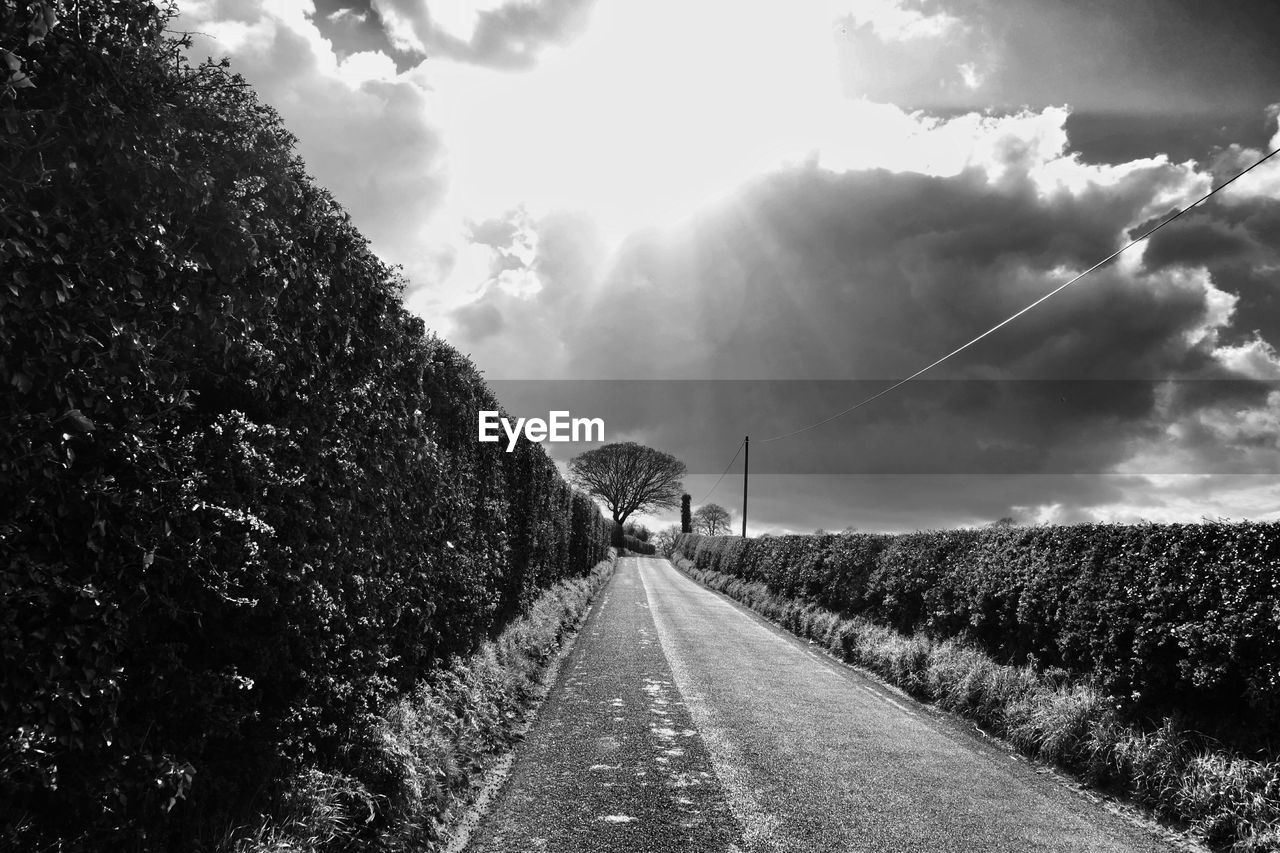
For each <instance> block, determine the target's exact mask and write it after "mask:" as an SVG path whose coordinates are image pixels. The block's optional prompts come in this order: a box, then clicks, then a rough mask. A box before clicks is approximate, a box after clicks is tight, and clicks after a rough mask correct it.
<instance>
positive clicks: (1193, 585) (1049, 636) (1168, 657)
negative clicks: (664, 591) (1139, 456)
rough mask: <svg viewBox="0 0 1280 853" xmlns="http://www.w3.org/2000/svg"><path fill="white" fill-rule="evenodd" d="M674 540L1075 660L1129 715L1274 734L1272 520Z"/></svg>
mask: <svg viewBox="0 0 1280 853" xmlns="http://www.w3.org/2000/svg"><path fill="white" fill-rule="evenodd" d="M677 547H678V548H679V549H680V550H681V551H682V552H683V553H684V554H685V555H687V556H688V557H690V558H691V559H693V560H694V562H695V564H696V565H697V566H698V568H700V569H704V570H713V571H718V572H723V573H726V574H729V575H733V576H735V577H739V578H742V579H743V580H747V581H758V582H763V583H765V584H766V585H767V586H768V587H769V589H771V590H772V591H774V592H776V593H778V594H780V595H783V596H786V597H788V598H799V599H802V600H806V601H811V602H813V603H815V604H819V605H821V606H822V607H824V608H827V609H830V610H834V611H837V612H840V613H844V614H847V615H864V616H868V617H870V618H872V619H874V620H876V621H877V622H879V623H881V624H884V625H888V626H891V627H893V628H896V629H898V630H900V631H903V632H911V631H923V632H924V633H925V634H927V635H928V636H930V637H932V638H935V639H943V638H949V637H961V638H965V639H969V640H972V641H975V642H977V643H978V644H980V645H981V646H982V647H983V648H985V649H987V650H988V651H990V652H991V653H992V654H994V655H995V656H996V657H997V658H998V659H1000V660H1002V661H1006V662H1015V663H1033V664H1035V665H1036V666H1042V667H1050V666H1052V667H1062V668H1065V669H1067V670H1069V671H1072V672H1076V673H1081V674H1087V675H1088V676H1089V677H1090V678H1092V679H1094V680H1095V681H1096V683H1097V684H1098V685H1099V686H1100V688H1102V689H1103V690H1104V691H1105V692H1106V693H1107V694H1108V695H1111V696H1113V697H1116V699H1117V701H1119V702H1120V703H1122V704H1123V706H1124V707H1125V709H1126V711H1127V712H1128V713H1129V714H1130V715H1131V716H1133V717H1134V718H1137V719H1144V718H1156V719H1158V718H1160V717H1162V716H1164V715H1167V714H1170V713H1177V714H1181V715H1183V716H1185V717H1187V718H1189V719H1191V720H1192V721H1194V722H1195V723H1196V725H1198V726H1200V727H1201V729H1202V730H1204V731H1209V732H1212V733H1214V734H1215V735H1217V736H1218V737H1221V738H1224V739H1226V740H1229V741H1232V742H1235V743H1237V744H1239V745H1242V746H1247V747H1268V746H1269V747H1270V748H1271V749H1274V748H1275V745H1276V743H1277V735H1280V729H1277V727H1276V720H1277V719H1280V524H1276V523H1253V522H1241V523H1205V524H1168V525H1154V524H1147V525H1133V526H1129V525H1106V524H1081V525H1074V526H1060V527H1052V526H1043V527H1027V528H1003V529H995V528H992V529H983V530H951V531H933V532H922V533H912V534H906V535H901V536H881V535H864V534H852V535H839V536H832V535H825V536H779V537H769V538H764V539H752V540H741V539H736V538H728V537H719V538H711V537H701V536H693V535H683V536H681V537H680V538H679V540H678V546H677Z"/></svg>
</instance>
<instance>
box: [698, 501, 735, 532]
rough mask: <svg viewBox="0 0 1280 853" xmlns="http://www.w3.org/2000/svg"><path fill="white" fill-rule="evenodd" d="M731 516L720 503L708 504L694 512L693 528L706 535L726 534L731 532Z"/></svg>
mask: <svg viewBox="0 0 1280 853" xmlns="http://www.w3.org/2000/svg"><path fill="white" fill-rule="evenodd" d="M731 517H732V516H730V515H729V510H727V509H725V508H724V507H722V506H720V504H706V505H704V506H700V507H698V511H697V512H695V513H694V514H693V529H694V530H695V531H696V532H698V533H701V534H702V535H704V536H724V535H726V534H728V533H729V530H730V527H729V519H730V518H731Z"/></svg>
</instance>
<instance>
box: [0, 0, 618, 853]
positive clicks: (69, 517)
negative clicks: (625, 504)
mask: <svg viewBox="0 0 1280 853" xmlns="http://www.w3.org/2000/svg"><path fill="white" fill-rule="evenodd" d="M59 15H61V16H62V17H63V20H61V21H59V20H58V17H59ZM170 18H171V11H169V10H166V9H157V8H156V7H155V6H153V5H150V4H148V3H145V2H141V0H96V2H95V0H81V2H79V3H76V4H72V5H69V6H68V7H67V8H65V9H63V8H61V7H59V6H58V5H57V4H55V3H52V2H18V3H13V2H8V3H4V4H0V60H3V61H2V62H0V132H2V133H3V134H4V135H5V145H4V146H2V147H0V199H3V207H2V208H0V270H3V272H2V273H0V276H2V280H0V339H2V340H4V341H5V347H4V349H3V351H0V387H3V388H4V393H3V394H0V557H2V561H0V602H2V606H0V847H4V848H5V849H28V848H37V847H42V846H58V849H61V850H66V851H71V850H78V849H109V848H113V847H116V846H121V845H123V844H125V843H126V842H127V843H128V844H129V845H130V846H131V847H132V848H134V849H148V848H154V849H161V848H168V847H171V846H172V847H182V848H184V849H194V848H198V847H200V846H201V844H202V843H203V842H204V841H207V840H208V839H210V838H213V837H214V836H216V835H217V833H218V832H219V831H223V830H225V828H226V827H227V826H229V825H233V824H235V823H237V822H239V821H240V820H241V819H242V817H243V816H244V815H247V814H249V813H251V812H255V811H256V810H260V809H262V808H264V803H266V802H268V801H269V800H270V799H271V797H272V796H273V795H274V794H275V792H276V780H280V779H283V778H286V777H288V776H289V775H290V774H292V773H294V772H295V771H297V770H298V768H300V767H303V766H306V767H318V768H320V769H321V770H324V771H333V772H342V769H343V762H344V761H346V760H347V758H346V756H347V755H348V752H349V750H348V747H349V745H350V743H351V742H352V741H353V738H356V737H357V734H356V733H358V732H360V731H362V730H363V729H364V728H367V727H368V726H369V725H372V724H373V723H372V721H374V720H376V712H377V709H378V708H380V707H383V706H384V705H385V704H386V702H387V701H390V700H392V699H394V697H396V696H398V695H401V694H403V693H405V692H407V691H409V690H410V689H412V688H413V687H414V685H416V684H418V683H419V682H421V681H422V680H423V679H428V680H430V679H431V678H432V677H433V675H434V673H436V672H437V671H438V668H439V666H440V664H441V663H442V662H443V661H446V660H447V659H449V658H450V657H451V656H454V655H463V654H467V653H470V652H472V651H474V650H475V649H476V648H478V647H479V645H480V643H481V642H482V641H484V640H485V639H486V638H488V637H491V636H494V635H495V634H496V633H497V632H498V631H499V630H500V629H501V627H502V625H503V624H505V623H506V622H507V621H508V620H509V619H510V618H511V617H513V616H514V615H516V614H518V613H519V612H520V611H521V609H522V608H523V607H524V606H525V605H526V604H527V603H528V602H529V601H531V600H532V599H533V598H534V597H536V595H537V592H538V591H539V590H540V589H542V588H544V587H547V586H549V585H551V584H553V583H555V582H557V581H559V580H561V579H564V578H568V577H573V576H580V575H583V574H585V573H587V572H588V571H589V570H590V569H591V568H592V566H594V565H595V564H596V563H597V562H598V561H599V560H601V559H602V558H603V557H604V556H605V554H606V551H607V546H608V539H609V533H610V530H609V525H607V524H606V522H605V520H604V519H603V518H602V517H601V516H600V514H599V512H598V511H597V509H596V507H595V505H594V503H593V502H592V501H591V500H590V499H588V498H587V497H585V496H583V495H581V494H578V493H575V492H573V491H572V490H571V489H570V488H569V487H568V486H567V485H566V484H565V483H564V482H563V481H562V480H561V478H560V477H559V475H558V473H557V471H556V468H555V466H554V464H553V463H552V462H551V461H550V460H549V459H548V458H547V457H546V455H545V454H544V453H543V451H542V450H541V448H539V447H537V446H534V445H529V444H527V443H524V444H521V445H520V446H519V447H518V448H517V450H516V452H514V453H510V454H508V453H505V452H503V448H500V447H499V446H497V445H493V444H483V445H482V444H480V443H478V442H477V441H476V440H475V424H476V422H477V411H478V410H479V409H482V408H483V409H496V408H499V407H498V405H497V402H496V401H495V400H494V399H493V398H492V396H491V395H490V394H489V392H488V391H487V389H486V387H485V385H484V383H483V381H482V379H481V376H480V374H479V373H478V371H477V370H476V369H475V368H474V367H473V366H472V365H471V364H470V362H469V361H468V360H467V359H466V358H464V357H463V356H461V355H459V354H458V353H457V352H456V351H454V350H453V349H452V348H450V347H449V346H448V345H447V344H445V343H443V342H441V341H440V340H438V339H436V338H435V337H433V336H431V335H428V334H427V333H426V331H425V328H424V324H423V322H422V321H421V320H419V319H417V318H415V317H413V316H411V315H409V314H408V313H407V312H406V311H405V310H404V309H403V307H402V306H401V301H400V292H401V288H402V282H401V280H400V278H399V276H398V274H397V273H396V272H395V271H394V270H392V269H390V268H388V267H387V266H385V265H384V264H382V263H381V262H380V261H379V260H378V259H377V258H376V257H375V256H374V255H373V254H372V253H371V252H370V251H369V249H368V247H367V244H366V241H365V239H364V238H363V237H362V236H361V235H360V234H359V233H358V232H357V231H356V229H355V228H354V227H353V226H352V225H351V223H350V221H349V219H348V217H347V216H346V214H345V213H344V212H343V211H342V209H341V208H340V207H339V206H338V204H337V203H336V202H335V201H334V200H333V199H332V198H331V197H330V196H329V195H328V194H327V193H326V192H325V191H324V190H323V189H321V188H319V187H317V186H316V185H315V184H314V183H313V182H312V180H311V179H310V178H309V177H308V175H307V174H306V172H305V170H304V167H303V164H302V163H301V162H300V161H299V160H298V158H297V157H296V156H295V155H294V153H293V143H294V140H293V138H292V137H291V136H290V135H289V134H288V132H287V131H286V130H285V129H284V128H283V127H282V126H281V124H280V121H279V119H278V117H277V116H276V115H275V113H274V112H273V111H272V110H270V109H269V108H268V107H265V106H263V105H261V104H259V103H258V102H257V101H256V99H255V97H254V95H253V93H252V91H251V90H250V89H249V88H248V87H247V86H246V85H244V83H243V81H242V80H240V79H239V78H237V77H234V76H232V75H230V74H229V73H228V72H227V71H226V70H225V69H224V68H223V67H221V66H218V65H213V64H206V65H203V66H200V67H191V66H189V65H188V64H187V63H186V61H185V59H184V57H183V52H182V47H183V45H182V43H181V41H177V40H174V39H172V38H170V37H168V36H166V35H165V27H166V25H167V24H168V23H169V21H170ZM6 75H7V76H6ZM28 84H34V85H28Z"/></svg>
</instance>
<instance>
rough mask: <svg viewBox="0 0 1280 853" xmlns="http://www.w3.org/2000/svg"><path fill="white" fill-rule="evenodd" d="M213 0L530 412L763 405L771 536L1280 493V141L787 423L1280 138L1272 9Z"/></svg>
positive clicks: (658, 431)
mask: <svg viewBox="0 0 1280 853" xmlns="http://www.w3.org/2000/svg"><path fill="white" fill-rule="evenodd" d="M180 8H181V9H182V16H181V18H180V25H181V26H182V27H183V28H184V29H187V30H190V31H193V32H196V33H199V34H200V35H198V36H197V37H196V40H195V44H194V46H193V53H194V54H195V55H196V56H198V57H204V56H207V55H211V56H214V57H221V56H229V57H230V58H231V60H232V66H233V68H235V69H236V70H238V71H239V72H240V73H242V74H243V75H244V76H245V77H246V78H248V79H249V80H250V82H252V83H253V85H254V86H255V88H256V89H257V91H258V92H259V93H260V95H261V97H262V98H263V99H264V100H265V101H267V102H268V103H270V104H272V105H273V106H275V107H276V108H277V109H278V110H279V111H280V113H281V114H282V115H283V117H284V119H285V122H286V124H287V126H288V127H289V128H290V129H291V130H292V131H293V132H294V133H295V134H296V135H297V137H298V139H299V149H300V153H301V154H302V156H303V158H304V159H305V160H306V162H307V165H308V168H309V169H310V171H311V172H312V173H313V174H314V175H315V177H316V178H317V180H318V181H319V182H320V183H321V184H323V185H325V186H327V187H329V188H330V189H331V190H332V191H333V193H334V194H335V196H336V197H337V198H338V200H339V201H340V202H341V203H342V204H343V205H344V206H345V207H346V208H347V209H348V210H349V211H350V212H351V214H352V216H353V218H354V220H355V221H356V223H357V224H358V225H359V227H360V228H361V230H362V231H363V232H364V233H365V234H366V235H367V236H368V237H369V238H370V239H371V240H372V242H373V246H374V249H375V250H376V251H377V252H378V253H379V254H380V255H382V256H383V257H384V258H385V259H386V260H388V261H390V262H392V263H396V264H400V265H401V266H403V268H404V271H405V274H406V276H407V277H408V279H409V282H410V288H409V291H408V293H407V295H406V299H407V303H408V305H409V307H410V309H411V310H413V311H415V312H416V313H418V314H420V315H421V316H422V317H423V318H424V319H425V320H426V321H427V324H428V326H429V327H430V328H432V329H434V330H436V331H437V332H439V333H440V334H441V335H442V336H443V337H445V338H446V339H447V340H449V341H451V342H452V343H454V344H455V345H457V346H458V347H459V348H460V349H461V350H462V351H463V352H467V353H470V354H471V356H472V358H473V359H474V360H475V361H476V363H477V364H478V365H479V366H480V368H481V369H482V370H484V372H485V373H486V375H487V376H488V377H489V378H490V379H491V380H493V381H494V386H495V388H496V389H497V390H498V393H499V397H500V399H502V400H503V402H504V404H505V405H506V406H507V407H508V408H509V409H510V410H512V412H513V414H518V415H539V414H543V413H545V412H546V411H547V410H548V409H549V408H557V409H561V408H564V409H569V410H570V411H572V412H573V414H574V415H576V416H601V417H604V418H605V421H606V426H607V435H606V438H607V439H608V440H610V441H613V440H622V439H634V440H637V441H641V442H644V443H647V444H650V445H652V446H655V447H659V448H661V449H663V450H666V451H668V452H671V453H673V454H675V455H677V456H679V457H681V458H682V459H684V460H685V461H686V462H687V463H688V464H689V468H690V471H691V475H690V476H689V477H688V479H687V480H686V486H687V489H688V491H689V492H690V493H691V494H693V496H694V499H695V502H700V501H701V500H702V499H703V496H704V495H705V494H706V493H707V491H708V490H709V489H711V487H712V485H713V484H714V483H715V482H716V480H717V477H718V476H719V474H720V472H721V471H722V470H723V469H724V466H725V465H726V464H728V463H729V460H730V458H731V457H732V456H733V454H734V451H735V448H737V446H738V444H739V443H740V441H741V439H742V436H744V435H748V434H749V435H751V436H752V443H751V470H752V475H753V476H752V480H751V517H750V526H751V529H752V530H755V531H757V532H760V531H765V530H773V531H782V530H796V531H808V530H812V529H815V528H819V527H821V528H825V529H837V530H838V529H843V528H845V527H849V526H853V527H856V528H859V529H864V530H865V529H871V530H905V529H915V528H929V527H945V526H955V525H975V524H984V523H987V522H990V521H992V520H994V519H997V518H1001V517H1005V516H1012V517H1015V518H1016V519H1018V520H1019V521H1022V522H1026V523H1038V522H1074V521H1085V520H1103V521H1136V520H1141V519H1147V520H1154V521H1175V520H1183V521H1196V520H1199V519H1201V518H1205V517H1210V518H1217V517H1229V518H1241V517H1249V518H1280V355H1278V354H1277V351H1276V349H1275V345H1280V156H1277V157H1276V158H1275V159H1274V160H1272V161H1270V162H1268V163H1267V164H1265V165H1264V166H1262V167H1261V168H1259V169H1257V170H1255V171H1254V172H1253V173H1251V174H1250V175H1248V176H1246V177H1245V178H1243V179H1241V180H1240V181H1238V182H1237V183H1235V184H1232V185H1231V187H1229V188H1228V189H1226V190H1224V191H1223V192H1222V193H1221V194H1219V195H1217V196H1215V197H1214V199H1212V200H1211V201H1210V202H1208V203H1206V204H1205V205H1203V206H1201V207H1199V208H1197V209H1196V210H1195V211H1193V212H1192V213H1189V214H1187V215H1186V216H1184V217H1182V218H1181V219H1179V220H1178V222H1176V223H1174V224H1172V225H1170V226H1169V227H1167V228H1165V229H1164V230H1162V231H1161V232H1160V233H1159V234H1157V235H1156V236H1154V237H1153V238H1151V239H1150V240H1148V241H1145V242H1144V243H1141V244H1139V245H1138V246H1135V247H1134V248H1133V249H1132V250H1130V251H1129V252H1128V253H1126V254H1125V255H1123V256H1121V258H1119V259H1118V260H1117V261H1115V262H1113V263H1112V264H1110V265H1108V266H1106V267H1104V268H1102V269H1100V270H1098V271H1097V272H1096V273H1093V274H1091V275H1089V276H1087V277H1086V278H1084V279H1083V280H1081V281H1080V282H1079V283H1078V284H1076V285H1073V286H1072V287H1071V288H1069V289H1067V290H1065V291H1063V292H1062V293H1061V294H1059V295H1058V296H1056V297H1054V298H1053V299H1051V300H1049V301H1048V302H1046V303H1044V304H1043V305H1041V306H1040V307H1038V308H1037V309H1035V310H1034V311H1033V312H1031V313H1029V314H1027V315H1026V316H1024V317H1022V318H1020V319H1019V320H1017V321H1015V322H1014V323H1011V324H1010V325H1008V326H1006V327H1005V328H1003V329H1001V330H1000V331H998V332H996V333H995V334H993V335H992V336H990V337H988V338H986V339H985V340H983V341H982V342H980V343H979V344H977V345H975V346H974V347H972V348H970V349H968V350H966V351H964V352H963V353H961V354H959V355H957V356H955V357H954V358H952V359H950V360H949V361H947V362H946V363H944V364H943V365H941V366H939V367H938V368H936V369H935V370H933V371H930V373H928V374H926V376H925V377H922V379H921V380H920V381H918V382H913V383H911V384H909V385H907V386H905V387H904V388H903V389H901V390H900V391H895V392H893V393H892V394H890V395H887V396H885V397H882V398H881V399H880V400H877V401H876V402H874V403H872V404H869V405H867V406H865V407H863V408H861V409H858V410H857V411H855V412H852V413H850V414H848V415H846V416H844V417H842V418H839V419H837V420H834V421H832V422H830V423H827V424H824V425H822V426H820V427H817V428H815V429H812V430H809V431H807V432H804V433H802V434H800V435H796V436H793V437H791V438H785V439H779V440H777V441H767V440H766V439H769V438H772V437H774V436H779V435H783V434H785V433H788V432H791V431H794V430H797V429H800V428H802V427H806V426H808V425H810V424H813V423H815V422H817V421H821V420H822V419H824V418H827V417H829V416H830V415H832V414H835V413H837V412H839V411H841V410H842V409H845V408H847V407H848V406H850V405H851V404H853V403H856V402H858V401H859V400H861V399H864V398H865V397H867V396H869V395H872V394H875V393H876V392H877V391H879V390H881V389H883V388H885V387H886V386H888V385H890V384H892V383H893V382H894V381H896V380H898V379H901V378H902V377H904V376H907V375H910V374H911V373H914V372H915V371H916V370H918V369H920V368H921V367H923V366H925V365H927V364H929V363H930V362H932V361H933V360H934V359H936V358H938V357H939V356H941V355H943V354H945V353H948V352H950V351H951V350H953V349H955V348H956V347H957V346H959V345H961V344H963V343H964V342H966V341H968V340H970V339H971V338H973V337H974V336H975V335H977V334H979V333H980V332H982V331H984V330H986V329H988V328H989V327H991V326H992V325H994V324H996V323H997V322H999V321H1000V320H1002V319H1004V318H1005V317H1008V316H1009V315H1010V314H1012V313H1014V312H1015V311H1017V310H1018V309H1020V308H1021V307H1023V306H1025V305H1027V304H1028V303H1030V302H1032V301H1034V300H1035V299H1037V298H1039V297H1040V296H1042V295H1043V294H1045V293H1046V292H1048V291H1050V290H1052V289H1053V288H1054V287H1056V286H1057V285H1059V284H1061V283H1063V282H1064V281H1066V280H1068V279H1070V278H1071V277H1072V276H1074V275H1076V274H1078V273H1079V272H1081V271H1082V270H1084V269H1087V268H1088V267H1089V266H1091V265H1093V264H1094V263H1095V262H1097V261H1098V260H1101V259H1102V258H1104V257H1106V256H1107V255H1109V254H1110V253H1111V252H1113V251H1115V250H1116V249H1117V248H1119V247H1120V246H1121V245H1123V244H1124V243H1125V242H1127V241H1128V240H1129V239H1131V238H1132V237H1133V236H1137V234H1139V233H1141V232H1142V231H1143V230H1145V228H1147V227H1150V226H1151V225H1153V224H1155V223H1156V222H1158V221H1160V220H1161V219H1162V218H1163V217H1165V216H1167V215H1168V214H1170V213H1171V212H1173V211H1174V210H1175V209H1177V208H1178V207H1180V206H1182V205H1185V204H1187V203H1189V202H1191V201H1193V200H1195V199H1196V198H1198V197H1200V196H1201V195H1203V194H1204V193H1205V192H1207V191H1208V190H1209V189H1210V188H1211V187H1213V186H1216V185H1217V184H1218V183H1220V182H1221V181H1223V180H1225V179H1226V178H1228V177H1230V176H1231V175H1233V174H1235V173H1236V172H1237V171H1239V170H1240V169H1241V168H1243V167H1245V166H1247V165H1249V164H1250V163H1252V162H1253V161H1254V160H1256V159H1258V158H1259V157H1261V156H1262V155H1263V154H1265V153H1266V152H1268V151H1270V150H1271V149H1273V148H1275V147H1278V146H1280V131H1278V130H1277V113H1278V111H1280V52H1277V51H1276V50H1275V49H1274V45H1275V44H1276V43H1280V7H1277V6H1276V4H1274V2H1271V0H1263V2H1243V1H1242V2H1235V3H1231V4H1209V3H1204V2H1196V1H1195V0H1123V1H1122V0H1080V2H1072V3H1062V2H1058V0H843V2H826V0H815V2H804V0H680V2H668V0H609V1H608V2H605V0H601V2H590V0H516V2H511V1H510V0H488V2H485V1H484V0H482V2H466V0H440V2H436V1H435V0H427V2H423V0H314V4H313V3H311V2H305V0H301V1H300V0H187V2H184V3H181V5H180ZM583 380H594V381H583ZM548 449H549V450H551V451H552V452H553V454H554V455H555V456H556V457H557V458H558V459H560V460H561V461H563V460H564V459H567V458H568V456H569V455H571V454H572V453H573V452H574V451H575V450H576V449H580V448H573V447H566V446H557V447H552V446H549V447H548ZM741 465H742V459H741V457H739V458H738V459H737V460H736V461H735V462H734V463H733V466H732V467H731V469H730V471H729V476H728V477H726V478H725V480H724V482H723V483H721V484H720V486H719V488H718V489H717V490H716V491H715V492H714V493H713V494H712V495H711V497H710V499H711V500H714V501H717V502H719V503H722V504H724V505H725V506H726V507H727V508H729V509H730V510H731V511H732V512H733V514H734V516H735V518H738V517H740V515H739V513H740V511H741ZM656 520H659V521H665V520H669V518H668V519H656Z"/></svg>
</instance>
